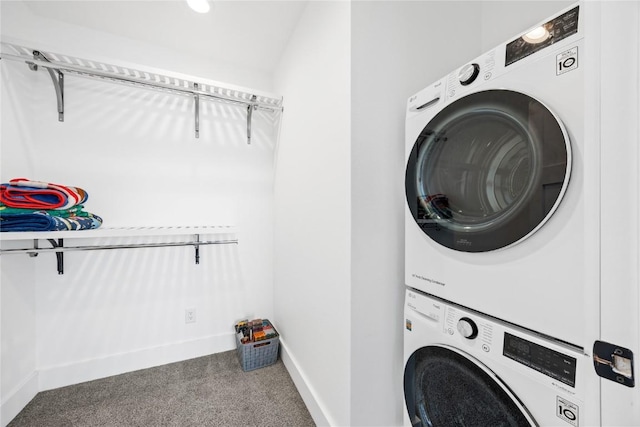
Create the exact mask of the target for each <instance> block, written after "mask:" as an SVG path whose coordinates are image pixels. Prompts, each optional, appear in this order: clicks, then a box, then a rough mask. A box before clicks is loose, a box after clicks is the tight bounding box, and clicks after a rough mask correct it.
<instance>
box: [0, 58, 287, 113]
mask: <svg viewBox="0 0 640 427" xmlns="http://www.w3.org/2000/svg"><path fill="white" fill-rule="evenodd" d="M2 58H3V59H4V58H6V59H10V60H13V61H19V62H24V63H25V64H27V65H29V66H30V67H31V66H32V65H38V66H40V67H43V68H45V69H51V70H55V71H57V72H61V71H62V72H70V73H74V74H78V75H81V76H84V77H92V78H99V79H107V80H112V81H116V82H123V83H128V84H133V85H140V86H145V87H150V88H156V89H164V90H168V91H171V92H177V93H181V94H184V95H189V96H195V95H199V96H203V97H206V98H212V99H216V100H221V101H225V102H231V103H235V104H241V105H246V106H247V107H253V108H258V109H261V110H266V111H272V112H276V111H282V110H283V108H282V107H281V106H277V105H272V104H268V103H263V102H260V101H259V100H257V99H255V100H253V99H252V100H246V101H243V100H239V99H235V98H233V97H229V96H225V95H222V94H213V93H210V92H207V91H203V90H196V89H193V88H187V87H179V86H176V85H172V84H168V83H162V82H158V81H148V80H145V79H142V78H137V77H135V76H130V77H127V76H122V75H117V74H114V73H110V72H106V71H100V70H96V69H93V68H86V67H82V66H79V65H73V64H65V63H61V62H58V61H53V60H48V61H41V60H38V59H35V58H26V57H24V56H18V55H12V54H7V53H5V54H2Z"/></svg>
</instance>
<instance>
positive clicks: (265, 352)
mask: <svg viewBox="0 0 640 427" xmlns="http://www.w3.org/2000/svg"><path fill="white" fill-rule="evenodd" d="M272 326H273V325H272ZM273 330H274V331H275V332H276V336H275V337H273V338H269V339H265V340H262V341H254V342H248V343H246V344H242V343H241V342H240V339H239V338H238V336H237V335H236V347H237V352H238V358H239V359H240V365H241V366H242V370H243V371H245V372H246V371H252V370H254V369H258V368H263V367H265V366H269V365H273V364H274V363H276V361H277V360H278V350H279V347H280V336H279V334H278V332H277V331H276V330H275V328H273Z"/></svg>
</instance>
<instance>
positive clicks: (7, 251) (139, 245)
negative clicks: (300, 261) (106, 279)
mask: <svg viewBox="0 0 640 427" xmlns="http://www.w3.org/2000/svg"><path fill="white" fill-rule="evenodd" d="M237 243H238V240H237V239H231V240H203V241H201V240H198V241H194V242H167V243H132V244H122V245H100V246H60V247H54V248H39V247H34V248H19V249H1V250H0V254H2V255H4V254H6V255H11V254H39V253H42V252H72V251H76V252H77V251H99V250H103V249H140V248H164V247H169V246H196V247H197V246H207V245H228V244H237Z"/></svg>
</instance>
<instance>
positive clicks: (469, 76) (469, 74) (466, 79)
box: [458, 63, 480, 86]
mask: <svg viewBox="0 0 640 427" xmlns="http://www.w3.org/2000/svg"><path fill="white" fill-rule="evenodd" d="M478 74H480V66H479V65H478V64H476V63H472V64H467V65H465V66H464V67H462V68H461V69H460V72H459V73H458V81H460V84H461V85H462V86H467V85H470V84H471V83H473V82H474V81H475V79H476V77H478Z"/></svg>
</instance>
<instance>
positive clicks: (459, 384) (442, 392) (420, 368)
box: [404, 346, 536, 427]
mask: <svg viewBox="0 0 640 427" xmlns="http://www.w3.org/2000/svg"><path fill="white" fill-rule="evenodd" d="M404 392H405V402H406V403H407V410H408V412H409V418H410V420H411V424H412V425H413V426H423V427H474V426H477V427H484V426H492V427H494V426H495V427H498V426H503V427H530V426H533V425H536V424H535V422H534V421H533V420H532V418H531V416H530V415H529V413H528V411H527V410H526V408H525V407H524V406H523V405H522V403H521V402H520V401H519V400H518V399H517V398H516V397H515V396H514V395H513V394H512V393H511V392H510V391H509V389H508V388H507V387H506V386H505V385H504V384H502V383H501V381H500V379H498V378H497V377H496V376H495V375H493V374H492V373H491V372H490V371H489V370H488V369H487V368H485V367H483V366H482V365H480V364H479V362H474V361H472V360H471V359H470V358H467V357H465V356H464V355H463V354H461V353H459V352H458V351H454V350H453V349H449V348H446V347H440V346H428V347H423V348H421V349H420V350H418V351H416V352H415V353H414V354H413V355H412V356H411V357H410V359H409V361H408V362H407V365H406V367H405V374H404Z"/></svg>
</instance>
